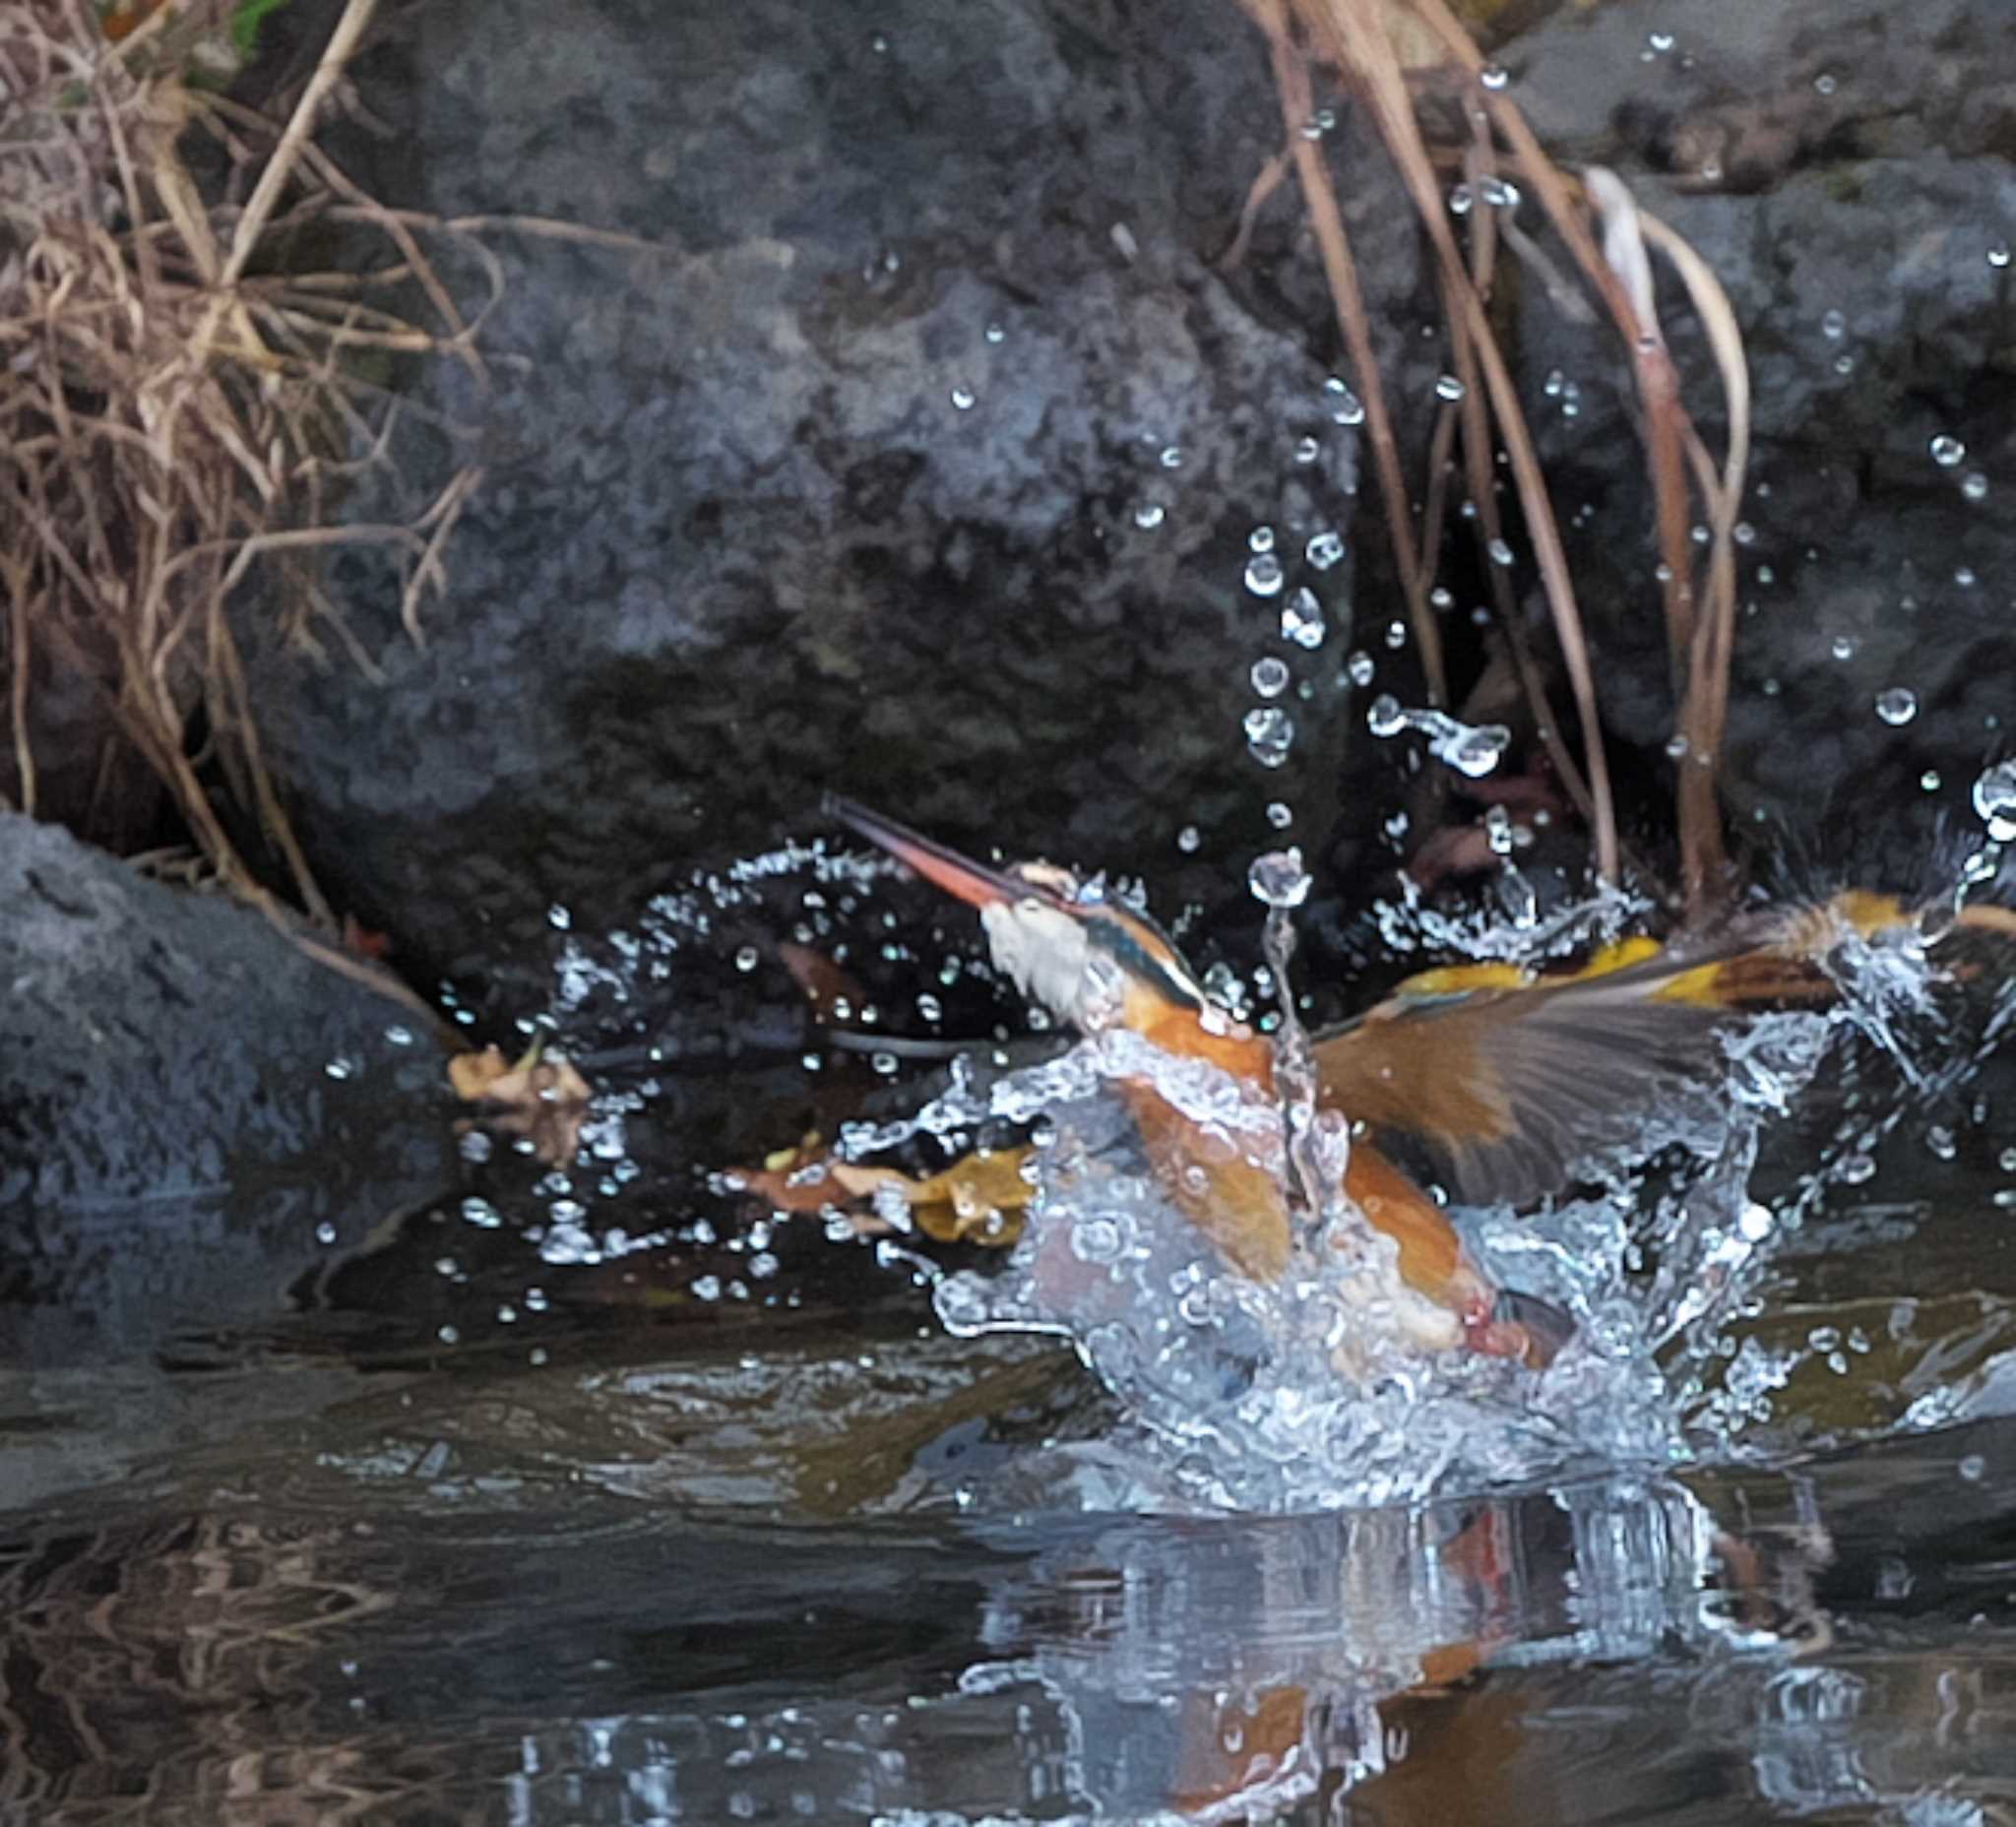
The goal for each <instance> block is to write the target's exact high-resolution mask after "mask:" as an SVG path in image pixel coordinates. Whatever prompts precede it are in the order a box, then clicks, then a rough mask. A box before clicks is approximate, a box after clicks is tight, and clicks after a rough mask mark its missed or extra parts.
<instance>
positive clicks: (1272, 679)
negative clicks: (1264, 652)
mask: <svg viewBox="0 0 2016 1827" xmlns="http://www.w3.org/2000/svg"><path fill="white" fill-rule="evenodd" d="M1248 676H1249V677H1251V679H1252V681H1253V689H1254V690H1255V691H1257V692H1258V693H1259V694H1260V695H1261V697H1263V698H1279V697H1280V696H1281V694H1282V693H1283V692H1285V691H1286V690H1288V687H1289V670H1288V662H1286V661H1283V660H1277V659H1275V657H1274V656H1273V655H1272V654H1270V655H1268V656H1267V658H1266V659H1264V660H1256V661H1254V662H1253V670H1252V672H1251V673H1250V674H1249V675H1248Z"/></svg>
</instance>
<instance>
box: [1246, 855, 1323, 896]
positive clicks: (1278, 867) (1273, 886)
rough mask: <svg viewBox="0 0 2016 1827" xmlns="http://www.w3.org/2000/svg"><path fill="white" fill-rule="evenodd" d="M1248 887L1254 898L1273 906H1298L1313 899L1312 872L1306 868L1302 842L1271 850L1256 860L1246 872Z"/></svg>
mask: <svg viewBox="0 0 2016 1827" xmlns="http://www.w3.org/2000/svg"><path fill="white" fill-rule="evenodd" d="M1246 886H1247V887H1248V888H1250V889H1251V890H1252V891H1253V899H1254V900H1255V901H1259V902H1263V903H1265V905H1267V906H1268V907H1270V908H1298V907H1300V906H1301V905H1302V903H1303V902H1304V901H1306V900H1308V898H1309V873H1308V871H1307V870H1306V869H1304V868H1303V867H1302V852H1301V849H1300V847H1299V846H1298V845H1290V846H1289V848H1288V849H1287V850H1285V851H1267V852H1266V853H1265V854H1264V855H1260V856H1256V857H1254V859H1253V866H1252V868H1250V869H1249V870H1247V871H1246Z"/></svg>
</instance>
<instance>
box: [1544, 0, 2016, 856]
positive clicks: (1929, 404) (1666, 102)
mask: <svg viewBox="0 0 2016 1827" xmlns="http://www.w3.org/2000/svg"><path fill="white" fill-rule="evenodd" d="M1990 12H1991V9H1988V8H1985V7H1983V6H1980V5H1974V4H1968V3H1967V0H1945V3H1943V4H1939V5H1935V6H1930V7H1925V8H1914V9H1906V10H1904V11H1902V12H1900V11H1899V10H1898V9H1895V8H1890V7H1877V6H1875V5H1873V4H1870V3H1869V0H1832V3H1831V4H1825V5H1819V6H1814V7H1801V8H1798V9H1792V10H1789V9H1782V8H1753V9H1750V10H1749V11H1748V12H1747V13H1744V14H1741V15H1739V16H1738V15H1732V14H1730V13H1729V11H1728V9H1726V8H1723V7H1719V6H1712V5H1709V6H1703V5H1693V4H1681V5H1678V6H1671V5H1660V6H1658V7H1656V8H1654V7H1642V6H1637V5H1619V6H1614V7H1609V8H1606V9H1604V10H1603V11H1602V12H1601V13H1599V14H1595V15H1591V16H1589V17H1588V18H1586V19H1571V18H1570V17H1568V16H1566V15H1564V16H1562V17H1561V18H1560V19H1558V20H1557V21H1556V22H1555V23H1554V24H1552V25H1551V26H1549V27H1547V28H1545V29H1544V30H1543V31H1541V32H1536V33H1534V34H1532V36H1531V37H1530V38H1528V39H1526V40H1523V41H1522V42H1521V44H1520V45H1519V46H1517V47H1516V54H1514V53H1513V52H1508V54H1507V61H1508V62H1509V63H1510V64H1511V65H1512V67H1513V68H1514V69H1515V71H1516V72H1517V79H1516V83H1515V93H1516V94H1517V95H1518V96H1519V98H1520V99H1521V100H1522V102H1523V103H1524V104H1526V105H1527V106H1528V107H1529V109H1530V111H1531V114H1532V118H1533V119H1534V121H1535V124H1536V125H1537V126H1538V127H1540V128H1541V129H1542V130H1543V132H1544V134H1546V135H1547V136H1548V138H1549V141H1550V143H1551V144H1552V145H1554V146H1555V147H1556V148H1558V149H1561V150H1564V151H1567V152H1570V153H1574V154H1578V155H1579V156H1582V157H1586V158H1595V159H1602V160H1605V161H1609V162H1612V163H1614V164H1617V165H1618V166H1619V167H1620V169H1621V170H1622V172H1623V174H1624V175H1625V176H1626V177H1627V179H1628V180H1629V182H1630V183H1631V186H1632V188H1633V190H1634V192H1635V193H1636V195H1637V196H1638V198H1639V200H1640V202H1641V204H1642V205H1643V206H1644V207H1645V208H1647V209H1649V210H1650V211H1652V212H1653V213H1654V214H1655V215H1657V216H1659V217H1660V218H1662V219H1663V220H1664V221H1667V222H1669V223H1670V225H1671V226H1673V227H1674V228H1676V229H1678V230H1679V232H1680V233H1681V234H1683V235H1684V236H1686V238H1687V239H1688V240H1689V241H1690V242H1691V243H1692V244H1693V246H1694V247H1695V249H1696V250H1697V251H1698V252H1699V253H1700V254H1701V256H1702V257H1703V258H1704V259H1705V260H1706V261H1707V262H1708V264H1709V265H1710V266H1711V267H1712V268H1713V269H1714V270H1715V272H1716V273H1717V275H1718V276H1719V277H1720V279H1721V281H1722V283H1723V284H1724V286H1725V287H1726V289H1727V290H1728V292H1729V295H1730V299H1731V302H1732V304H1733V308H1734V311H1735V314H1736V317H1737V319H1738V320H1739V322H1740V324H1741V326H1742V329H1743V334H1744V337H1745V340H1746V344H1747V350H1748V358H1749V365H1750V375H1751V383H1752V392H1753V402H1754V416H1755V425H1754V447H1753V457H1752V462H1751V488H1750V490H1749V493H1748V496H1747V498H1746V502H1745V509H1744V518H1745V521H1746V523H1747V526H1746V529H1745V534H1746V543H1745V545H1744V547H1743V549H1742V551H1741V553H1740V564H1739V571H1740V579H1741V590H1742V604H1743V609H1742V617H1743V618H1742V621H1741V623H1740V626H1739V628H1738V632H1737V642H1736V659H1735V672H1734V686H1733V697H1732V705H1731V725H1730V736H1729V749H1728V764H1729V765H1728V771H1727V776H1726V780H1727V787H1728V796H1729V800H1730V802H1731V805H1732V809H1733V812H1734V813H1735V815H1736V817H1737V820H1738V821H1739V824H1740V825H1742V826H1744V827H1746V828H1749V829H1753V830H1756V831H1758V832H1760V833H1762V834H1764V835H1765V836H1766V838H1767V841H1768V842H1770V843H1772V844H1773V845H1774V846H1776V845H1779V844H1782V843H1783V842H1784V841H1785V839H1786V837H1787V835H1788V834H1791V835H1792V836H1793V837H1794V839H1795V841H1796V842H1797V843H1800V844H1802V845H1805V846H1808V847H1810V846H1811V845H1813V844H1814V843H1815V842H1817V845H1818V848H1819V849H1820V850H1821V851H1826V852H1830V853H1831V852H1841V851H1846V852H1847V854H1846V855H1845V856H1838V857H1837V860H1840V861H1844V862H1847V863H1849V864H1851V865H1861V864H1874V865H1877V866H1883V865H1885V864H1889V863H1893V862H1894V863H1895V864H1897V865H1899V866H1903V865H1905V864H1906V863H1907V862H1908V859H1910V858H1913V857H1916V858H1919V859H1920V860H1921V863H1922V858H1923V856H1924V854H1925V851H1926V846H1927V841H1928V832H1929V829H1930V827H1931V826H1932V825H1933V824H1934V823H1935V822H1937V820H1939V819H1940V818H1942V817H1955V818H1960V819H1964V818H1965V817H1966V807H1967V793H1968V790H1969V788H1970V787H1971V784H1972V782H1973V781H1974V779H1975V777H1976V775H1977V774H1978V773H1979V772H1980V769H1981V767H1982V765H1983V763H1984V761H1985V759H1986V758H1987V757H1988V756H1989V755H1991V754H1992V753H1994V752H1995V751H1996V750H1997V748H1998V747H2000V746H2004V745H2006V743H2007V740H2008V727H2009V720H2010V718H2011V715H2012V713H2016V702H2012V700H2011V699H2010V696H2009V693H2008V690H2007V685H2006V681H2007V679H2008V677H2009V676H2010V668H2011V666H2012V665H2016V628H2012V624H2011V622H2010V619H2009V616H2008V612H2007V611H2008V605H2009V603H2010V602H2011V601H2012V600H2016V558H2012V555H2011V553H2010V551H2009V547H2008V543H2007V540H2006V539H2005V538H2003V537H2002V536H2001V535H2000V532H1999V529H1998V526H1997V514H1998V502H1999V500H2000V499H2001V498H2002V497H2003V496H2004V495H2005V494H2006V492H2007V490H2008V489H2009V488H2010V487H2011V486H2016V474H2012V473H2010V470H2009V464H2010V458H2011V455H2012V450H2016V446H2012V440H2011V436H2010V433H2009V430H2008V425H2009V422H2010V411H2009V409H2010V404H2011V385H2012V383H2011V378H2010V375H2011V363H2010V358H2009V351H2010V348H2011V330H2010V324H2011V318H2010V269H2009V264H2008V263H2009V258H2010V256H2009V248H2010V246H2011V245H2012V242H2016V168H2012V166H2011V165H2010V163H2009V161H2008V157H2007V154H2008V151H2009V149H2010V147H2011V145H2012V144H2016V142H2012V140H2011V138H2010V123H2011V120H2012V115H2011V113H2010V109H2009V105H2008V102H2007V96H2008V95H2010V94H2011V93H2012V92H2011V89H2010V80H2011V78H2012V77H2016V47H2012V46H2011V45H2010V42H2009V40H2008V38H2007V34H2006V32H2003V31H2002V30H2001V28H2000V27H1999V25H1996V26H1995V27H1994V30H1992V31H1990V30H1989V26H1990V24H1991V20H1990ZM1669 37H1670V48H1661V49H1654V48H1653V45H1654V41H1655V38H1656V39H1657V41H1658V42H1660V43H1661V44H1664V43H1665V41H1666V40H1667V39H1668V38H1669ZM1641 52H1642V53H1644V55H1643V57H1641ZM1761 123H1776V125H1774V126H1771V127H1770V131H1769V133H1767V131H1766V126H1765V125H1764V124H1761ZM1781 129H1782V132H1781ZM1771 134H1777V135H1778V136H1779V137H1778V139H1777V140H1776V141H1774V142H1773V145H1774V146H1775V151H1772V152H1770V154H1769V156H1767V153H1766V149H1765V147H1764V140H1765V139H1768V138H1770V136H1771ZM1718 136H1720V137H1719V138H1718ZM1711 146H1715V147H1720V148H1721V150H1720V151H1716V152H1713V153H1712V156H1711V153H1710V152H1707V151H1702V150H1700V149H1702V148H1709V147H1711ZM1690 147H1691V148H1694V149H1696V150H1695V151H1693V152H1689V151H1688V150H1687V149H1688V148H1690ZM1523 296H1524V299H1525V308H1524V311H1523V314H1522V318H1521V325H1520V335H1521V344H1522V357H1523V360H1524V364H1525V375H1526V393H1527V399H1528V404H1529V410H1530V412H1531V414H1532V417H1533V420H1534V423H1535V425H1536V427H1537V428H1538V429H1539V430H1540V432H1541V433H1542V437H1543V448H1544V458H1545V461H1546V463H1547V466H1548V469H1549V473H1550V474H1551V475H1552V476H1553V478H1554V482H1555V488H1556V500H1557V503H1559V504H1560V505H1561V506H1562V508H1563V510H1564V514H1565V515H1566V516H1567V517H1569V518H1571V521H1572V525H1571V531H1570V546H1571V556H1572V559H1573V562H1574V564H1575V566H1576V569H1577V572H1578V574H1579V576H1580V578H1581V580H1582V585H1583V590H1582V599H1583V606H1584V612H1585V614H1586V615H1588V616H1589V617H1590V619H1591V622H1592V625H1593V629H1594V632H1595V636H1596V639H1597V642H1598V646H1599V649H1600V661H1599V664H1600V668H1601V673H1600V676H1601V684H1602V690H1603V694H1604V700H1605V711H1606V716H1607V721H1608V723H1609V726H1610V727H1611V729H1612V731H1613V732H1614V733H1615V734H1617V735H1619V736H1621V737H1623V738H1624V739H1625V740H1627V741H1629V742H1633V743H1636V744H1639V745H1641V746H1642V747H1643V748H1644V749H1646V750H1647V751H1648V753H1650V752H1654V751H1656V749H1657V747H1658V745H1660V744H1662V743H1663V742H1664V741H1665V739H1666V737H1667V735H1668V733H1669V732H1670V728H1671V718H1672V693H1671V689H1670V677H1669V671H1668V660H1667V650H1666V634H1665V629H1664V626H1663V622H1662V617H1661V611H1660V607H1659V587H1658V584H1657V580H1656V578H1655V577H1654V575H1653V572H1654V567H1655V566H1656V564H1657V562H1658V560H1657V554H1656V552H1655V551H1654V549H1653V541H1652V538H1651V536H1650V532H1649V529H1650V526H1651V518H1652V517H1651V508H1650V497H1649V490H1648V487H1647V485H1646V482H1645V478H1644V459H1643V455H1642V446H1641V444H1640V441H1639V438H1638V433H1637V428H1636V418H1635V411H1636V409H1635V402H1634V401H1633V400H1632V399H1631V398H1630V397H1629V394H1628V391H1627V386H1626V379H1625V376H1624V375H1623V372H1622V364H1621V358H1620V356H1619V354H1618V352H1617V350H1616V348H1615V345H1614V339H1613V338H1608V337H1606V336H1605V335H1602V334H1599V333H1596V332H1593V331H1590V330H1586V329H1580V328H1577V327H1575V326H1572V325H1569V324H1567V323H1565V322H1564V321H1563V319H1562V318H1561V316H1560V315H1559V314H1558V313H1557V312H1556V311H1555V310H1554V309H1553V308H1552V306H1551V304H1550V303H1549V301H1548V300H1547V298H1546V296H1545V293H1544V287H1542V286H1540V285H1529V286H1527V287H1525V288H1524V293H1523ZM1661 308H1662V313H1663V316H1664V320H1665V327H1666V331H1667V334H1668V337H1669V340H1670V344H1671V346H1672V348H1673V351H1674V355H1675V359H1676V361H1677V362H1678V364H1679V367H1680V370H1681V374H1682V378H1683V391H1684V397H1685V398H1686V399H1687V401H1688V402H1689V403H1690V406H1691V408H1692V410H1694V412H1695V414H1696V417H1697V419H1698V420H1699V421H1700V422H1701V423H1702V425H1703V428H1704V430H1705V431H1706V433H1707V434H1708V436H1709V440H1710V443H1711V445H1713V446H1716V447H1718V448H1719V446H1720V441H1721V439H1722V437H1723V435H1724V425H1723V417H1722V395H1721V389H1720V385H1719V381H1718V379H1717V374H1716V368H1715V364H1714V361H1713V358H1712V355H1711V353H1710V351H1709V350H1708V348H1707V347H1706V344H1705V341H1704V339H1703V338H1702V336H1701V334H1700V331H1699V327H1698V325H1697V324H1696V322H1695V320H1694V317H1693V314H1692V311H1691V309H1690V307H1689V306H1688V304H1687V302H1686V299H1685V296H1684V293H1683V292H1682V291H1681V290H1680V288H1679V287H1678V286H1677V285H1676V284H1671V283H1670V281H1669V280H1663V282H1662V294H1661ZM1873 806H1880V807H1882V808H1883V812H1882V816H1881V817H1871V816H1870V808H1871V807H1873ZM1886 852H1887V853H1886Z"/></svg>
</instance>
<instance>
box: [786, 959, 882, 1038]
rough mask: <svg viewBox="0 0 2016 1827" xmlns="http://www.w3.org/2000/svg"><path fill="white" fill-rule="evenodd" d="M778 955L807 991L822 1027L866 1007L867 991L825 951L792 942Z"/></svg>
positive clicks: (799, 985)
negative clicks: (816, 950) (817, 950)
mask: <svg viewBox="0 0 2016 1827" xmlns="http://www.w3.org/2000/svg"><path fill="white" fill-rule="evenodd" d="M777 955H778V956H779V957H780V958H782V959H783V960H784V966H785V969H786V970H787V971H788V972H789V973H790V974H791V977H792V979H793V980H794V981H795V982H796V983H797V986H798V987H799V988H800V989H802V990H803V991H804V992H805V996H806V999H807V1000H808V1001H809V1002H810V1003H811V1005H812V1016H813V1019H814V1020H815V1021H817V1022H818V1023H819V1025H820V1026H821V1027H822V1028H830V1027H832V1026H833V1024H834V1023H835V1022H837V1021H846V1020H848V1019H850V1017H851V1012H852V1011H854V1010H857V1009H859V1008H861V1007H863V1006H864V1005H865V1004H866V1002H867V1000H868V995H867V991H865V990H864V989H862V987H861V986H860V984H858V983H857V982H855V981H854V979H853V978H852V977H850V976H849V975H848V974H847V972H845V971H843V970H842V969H841V968H840V966H839V965H837V964H835V963H834V962H833V960H832V959H830V958H829V957H827V956H826V954H825V953H824V952H815V951H814V950H813V949H812V948H811V947H810V946H809V945H798V944H795V943H793V942H792V941H790V940H786V941H785V942H784V944H782V945H780V946H779V947H778V948H777Z"/></svg>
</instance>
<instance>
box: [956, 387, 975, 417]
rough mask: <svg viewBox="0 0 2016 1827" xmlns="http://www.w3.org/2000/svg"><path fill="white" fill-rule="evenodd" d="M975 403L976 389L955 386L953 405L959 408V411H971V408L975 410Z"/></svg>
mask: <svg viewBox="0 0 2016 1827" xmlns="http://www.w3.org/2000/svg"><path fill="white" fill-rule="evenodd" d="M973 403H974V391H973V389H972V388H971V387H955V388H953V390H952V404H953V407H954V408H955V409H956V410H959V411H961V412H968V411H971V410H973Z"/></svg>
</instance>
